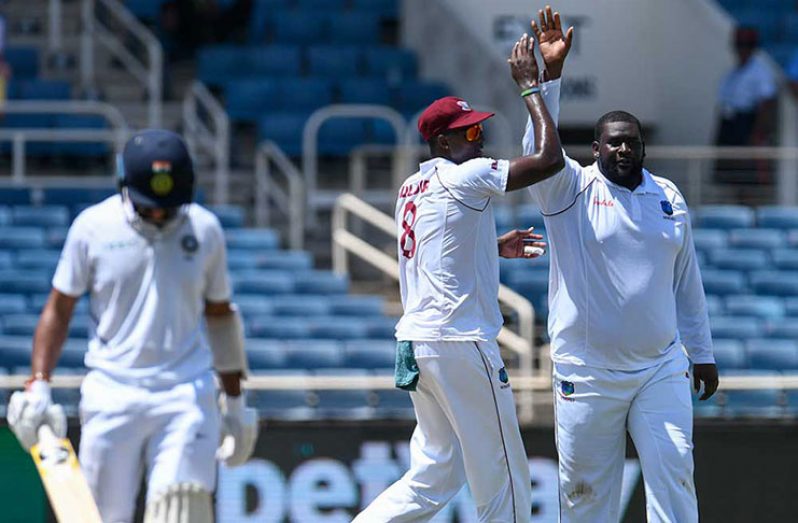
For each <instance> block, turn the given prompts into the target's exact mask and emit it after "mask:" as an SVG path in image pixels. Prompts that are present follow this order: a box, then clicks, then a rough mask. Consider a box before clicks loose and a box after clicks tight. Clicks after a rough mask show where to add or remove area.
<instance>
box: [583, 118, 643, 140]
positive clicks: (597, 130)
mask: <svg viewBox="0 0 798 523" xmlns="http://www.w3.org/2000/svg"><path fill="white" fill-rule="evenodd" d="M615 122H625V123H632V124H635V125H636V126H637V128H638V129H639V130H640V138H642V137H643V126H642V125H640V120H638V119H637V117H635V115H633V114H631V113H627V112H626V111H610V112H608V113H606V114H605V115H604V116H602V117H601V118H599V119H598V121H597V122H596V126H595V127H594V128H593V139H594V140H596V141H597V142H598V141H599V140H600V139H601V131H602V130H603V129H604V126H605V125H606V124H608V123H615Z"/></svg>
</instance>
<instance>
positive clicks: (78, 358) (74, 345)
mask: <svg viewBox="0 0 798 523" xmlns="http://www.w3.org/2000/svg"><path fill="white" fill-rule="evenodd" d="M88 350H89V340H88V339H86V338H85V337H83V338H78V337H70V338H69V339H67V340H66V342H65V343H64V347H63V350H62V351H61V357H60V358H58V366H59V367H61V368H68V369H79V370H81V371H82V372H86V370H87V369H86V365H85V363H84V360H85V357H86V352H87V351H88Z"/></svg>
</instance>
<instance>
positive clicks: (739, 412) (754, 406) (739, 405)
mask: <svg viewBox="0 0 798 523" xmlns="http://www.w3.org/2000/svg"><path fill="white" fill-rule="evenodd" d="M778 375H779V373H777V372H773V371H767V370H738V371H734V370H730V371H727V372H725V373H724V374H723V376H756V377H758V378H760V379H761V380H763V381H764V382H765V383H767V381H769V380H772V379H773V378H775V377H777V376H778ZM723 376H721V380H722V379H723ZM725 396H726V405H725V407H724V413H725V414H726V415H727V416H731V417H745V418H751V417H753V418H760V417H764V418H776V417H781V416H782V415H783V414H784V408H783V402H784V400H783V399H782V394H781V391H780V390H779V389H776V388H764V389H754V390H733V389H728V390H725Z"/></svg>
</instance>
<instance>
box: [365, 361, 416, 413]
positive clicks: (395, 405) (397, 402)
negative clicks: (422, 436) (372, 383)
mask: <svg viewBox="0 0 798 523" xmlns="http://www.w3.org/2000/svg"><path fill="white" fill-rule="evenodd" d="M374 375H375V376H386V377H393V369H376V370H374ZM374 395H375V396H376V401H377V404H376V405H375V407H374V409H375V415H376V416H377V417H378V418H380V419H403V420H413V419H415V416H416V414H415V410H413V402H412V400H411V399H410V393H409V392H407V391H405V390H401V389H378V390H375V391H374Z"/></svg>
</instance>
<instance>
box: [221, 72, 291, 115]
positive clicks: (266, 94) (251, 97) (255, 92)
mask: <svg viewBox="0 0 798 523" xmlns="http://www.w3.org/2000/svg"><path fill="white" fill-rule="evenodd" d="M280 93H281V91H280V86H279V83H278V82H277V81H276V80H270V79H267V78H259V79H255V78H250V79H236V80H231V81H229V82H227V85H226V86H225V89H224V98H225V107H226V109H227V113H228V114H229V115H230V118H231V119H232V120H234V121H236V122H252V123H254V122H257V121H258V119H259V118H260V117H261V116H262V115H263V113H265V112H268V111H273V110H275V109H277V108H279V107H280V106H281V105H282V103H281V100H280Z"/></svg>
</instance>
